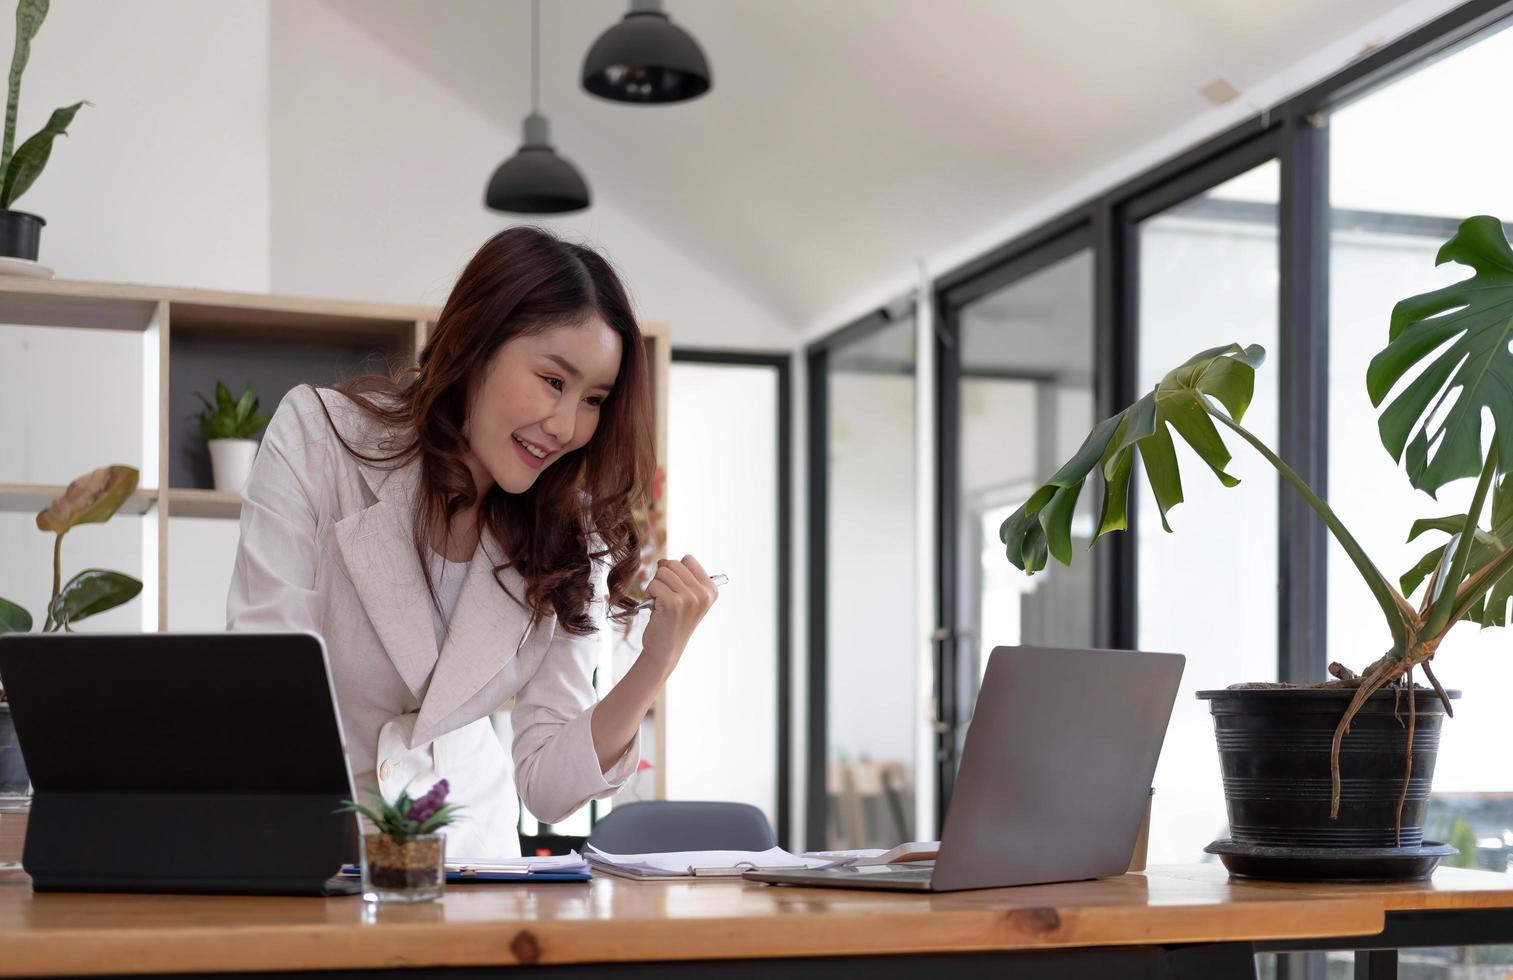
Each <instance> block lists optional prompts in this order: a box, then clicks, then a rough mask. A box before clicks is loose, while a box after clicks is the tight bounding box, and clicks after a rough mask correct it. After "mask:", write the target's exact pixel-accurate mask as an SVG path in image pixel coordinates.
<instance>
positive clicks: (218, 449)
mask: <svg viewBox="0 0 1513 980" xmlns="http://www.w3.org/2000/svg"><path fill="white" fill-rule="evenodd" d="M207 445H209V446H210V470H211V472H212V473H214V474H215V488H216V489H217V490H235V491H236V492H238V493H240V492H241V490H242V487H244V486H246V484H247V476H248V474H250V473H251V472H252V459H253V457H255V456H256V455H257V440H256V439H211V440H209V441H208V442H207Z"/></svg>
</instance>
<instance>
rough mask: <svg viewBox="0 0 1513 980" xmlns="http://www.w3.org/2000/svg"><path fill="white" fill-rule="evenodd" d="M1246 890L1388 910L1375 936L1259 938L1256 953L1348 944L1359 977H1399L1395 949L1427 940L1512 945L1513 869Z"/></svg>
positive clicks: (1196, 869)
mask: <svg viewBox="0 0 1513 980" xmlns="http://www.w3.org/2000/svg"><path fill="white" fill-rule="evenodd" d="M1152 872H1153V873H1155V874H1160V875H1166V876H1171V877H1174V878H1181V879H1183V880H1186V881H1191V882H1194V883H1198V882H1209V883H1216V882H1221V881H1227V880H1229V878H1228V875H1226V874H1225V872H1224V869H1223V868H1222V867H1220V866H1218V865H1213V864H1197V865H1185V866H1181V867H1176V866H1167V867H1160V868H1153V869H1152ZM1244 887H1245V888H1246V890H1247V891H1249V892H1256V893H1262V892H1264V893H1268V894H1271V895H1274V896H1277V897H1281V896H1284V895H1296V896H1298V897H1300V898H1317V897H1321V896H1327V897H1332V898H1361V899H1365V900H1367V901H1370V902H1373V903H1375V904H1376V905H1377V906H1378V907H1380V908H1381V909H1382V911H1383V913H1385V915H1386V922H1385V923H1384V925H1383V928H1382V931H1381V932H1380V933H1378V934H1377V935H1375V936H1371V937H1367V938H1361V937H1336V938H1335V939H1333V940H1324V941H1320V940H1318V939H1317V938H1310V939H1302V938H1299V939H1292V940H1263V941H1260V942H1257V943H1256V944H1255V948H1256V950H1257V951H1259V952H1289V951H1297V950H1319V949H1350V950H1355V951H1356V974H1355V975H1356V977H1357V978H1358V980H1377V978H1396V977H1397V951H1398V950H1399V949H1408V948H1411V947H1426V946H1496V945H1507V944H1509V943H1513V901H1510V899H1513V874H1492V873H1490V872H1486V871H1466V870H1463V869H1460V868H1441V869H1440V870H1439V871H1437V872H1435V874H1434V877H1433V879H1431V880H1430V881H1421V882H1403V883H1399V884H1382V885H1367V884H1337V885H1324V884H1309V883H1297V884H1289V883H1287V882H1274V881H1256V882H1249V883H1247V884H1246V885H1245V886H1244Z"/></svg>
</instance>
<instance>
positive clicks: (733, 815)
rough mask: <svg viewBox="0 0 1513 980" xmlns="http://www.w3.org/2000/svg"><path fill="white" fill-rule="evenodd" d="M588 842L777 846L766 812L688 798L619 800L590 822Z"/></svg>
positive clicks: (661, 848)
mask: <svg viewBox="0 0 1513 980" xmlns="http://www.w3.org/2000/svg"><path fill="white" fill-rule="evenodd" d="M588 842H589V844H591V845H593V846H594V847H597V848H598V849H599V850H601V851H604V852H606V853H608V854H656V853H662V852H666V851H765V850H768V849H769V848H773V847H776V846H777V840H776V839H775V838H774V837H773V835H772V825H771V824H769V823H768V822H767V816H766V814H764V813H763V812H762V811H761V810H758V809H757V808H756V807H754V806H752V805H751V804H750V803H702V802H693V801H688V800H644V801H641V802H638V803H622V804H621V805H620V806H617V807H615V808H614V809H613V810H611V811H610V812H609V814H608V815H607V816H606V817H604V819H602V820H600V821H599V822H598V823H596V824H594V829H593V831H592V832H590V833H589V835H588Z"/></svg>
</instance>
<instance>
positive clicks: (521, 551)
mask: <svg viewBox="0 0 1513 980" xmlns="http://www.w3.org/2000/svg"><path fill="white" fill-rule="evenodd" d="M594 315H597V316H599V317H600V318H601V319H602V320H603V321H604V322H605V323H606V324H607V325H608V326H609V328H610V329H611V330H613V331H615V333H616V334H618V335H619V337H620V346H621V355H620V373H619V375H618V376H617V377H616V378H615V384H614V388H613V390H612V391H611V392H610V394H609V396H608V397H607V398H606V399H605V401H604V404H603V407H602V408H601V409H600V413H599V425H598V427H597V428H596V429H595V430H594V435H593V437H592V438H591V439H590V440H589V442H588V443H587V444H586V445H584V446H583V447H582V448H580V449H577V450H575V451H573V452H571V453H568V454H567V455H565V456H563V457H561V458H560V459H558V460H557V461H556V462H554V463H553V464H552V465H551V466H548V467H547V468H546V469H545V470H543V471H542V473H541V475H540V476H539V477H537V478H536V482H535V483H534V484H532V486H531V488H530V489H529V490H527V491H525V492H524V493H520V494H511V493H506V492H505V491H504V490H503V489H502V488H501V487H499V486H498V485H497V484H495V485H490V486H489V488H488V489H487V491H485V492H484V494H483V498H482V500H480V499H479V495H478V491H477V488H476V486H475V485H474V482H473V477H472V474H471V471H470V470H469V469H468V466H467V463H466V461H465V457H466V454H467V451H468V445H467V441H466V440H465V439H464V438H463V424H464V422H465V421H466V417H467V409H468V406H469V405H470V404H471V402H472V394H473V392H474V391H475V390H476V389H477V388H478V387H479V386H480V385H481V384H482V382H483V377H484V374H485V372H486V371H487V369H488V365H489V363H490V362H491V360H492V358H493V356H494V354H495V353H496V352H497V351H498V350H499V349H500V348H501V347H502V346H503V345H504V344H506V343H508V342H509V341H510V340H511V339H513V338H515V337H521V336H526V335H530V334H537V333H541V332H543V331H546V330H548V329H551V328H553V327H558V326H576V325H580V324H582V323H584V322H585V321H586V320H588V319H589V318H590V317H591V316H594ZM335 390H336V391H338V392H340V393H341V394H343V395H345V396H346V397H347V398H349V399H351V400H352V401H353V402H355V403H356V404H357V405H359V406H360V407H361V408H362V409H363V410H364V411H366V412H367V413H368V414H369V415H371V416H372V417H373V418H375V419H377V420H378V421H380V422H382V423H383V424H384V425H385V426H387V427H389V428H390V429H391V430H395V431H396V432H398V433H400V436H399V437H398V438H397V439H395V438H393V437H391V439H392V441H390V442H386V444H388V445H395V444H398V445H399V448H397V449H395V450H394V451H393V452H391V453H388V454H387V455H368V454H365V453H364V452H361V451H359V450H358V449H356V448H355V447H353V446H352V445H351V444H350V443H349V442H348V441H347V440H346V439H345V438H344V437H342V435H341V433H340V432H339V431H338V432H337V438H338V439H340V440H341V443H342V445H343V446H344V447H346V450H347V452H348V453H350V454H352V455H353V456H354V457H356V458H358V459H361V460H364V461H365V462H369V463H374V464H382V465H385V467H386V468H390V469H397V468H400V467H403V466H405V465H407V464H409V463H410V462H412V461H414V460H415V459H416V458H417V457H419V460H420V468H421V475H420V492H419V493H417V495H416V506H415V553H416V558H417V559H418V560H419V561H420V565H421V569H422V571H423V572H424V574H425V577H426V585H427V587H428V588H429V590H430V593H431V601H432V603H433V604H435V606H436V608H437V609H438V611H439V610H440V608H441V606H440V600H439V599H438V597H437V594H436V583H435V582H434V581H432V579H431V573H430V563H429V562H428V561H427V560H426V553H427V549H428V548H429V546H430V541H429V529H430V528H432V527H450V526H451V525H450V522H451V520H452V518H454V517H456V516H457V515H458V514H459V513H462V512H463V511H464V510H466V509H467V508H470V507H473V506H475V505H476V506H478V521H477V523H478V527H479V528H480V530H482V529H484V528H486V529H488V530H489V531H491V532H493V535H494V537H495V539H496V540H497V541H498V542H499V543H500V545H501V546H502V547H503V549H504V552H505V555H504V557H505V560H504V562H503V563H501V564H498V565H495V566H494V580H495V581H496V582H498V583H499V587H500V588H501V589H502V590H503V591H504V592H505V594H506V595H510V596H511V598H514V599H516V601H518V602H521V603H522V604H523V605H524V606H525V607H526V608H527V609H528V610H529V611H530V612H531V615H532V618H533V620H537V621H539V620H540V619H541V618H542V617H544V616H547V615H549V614H555V615H556V617H557V622H558V623H559V624H560V626H561V627H562V628H563V629H565V630H567V631H568V632H569V633H573V634H576V635H580V636H581V635H585V634H589V633H593V632H595V626H594V622H593V618H592V616H591V615H590V612H589V605H590V602H591V600H592V599H593V581H592V574H591V573H592V562H593V561H595V560H599V559H603V560H604V561H605V563H606V564H607V565H608V566H609V574H608V594H607V595H606V596H605V598H606V599H607V601H608V604H609V607H610V608H612V609H613V610H614V612H613V613H612V614H611V618H613V619H616V620H617V621H619V620H623V619H624V618H625V617H626V616H628V615H629V612H628V610H629V609H630V607H631V606H632V605H634V603H635V599H634V597H633V596H632V594H631V592H630V586H631V585H632V584H633V580H634V576H635V574H636V572H637V569H638V567H639V553H640V548H641V535H640V532H639V531H638V530H637V526H636V524H635V522H634V521H633V519H632V510H633V508H635V507H637V506H644V505H645V502H646V501H647V499H648V495H649V491H650V487H651V477H652V472H653V469H654V467H655V465H656V463H655V453H654V450H653V446H652V435H651V382H650V378H649V370H648V367H647V363H646V350H645V348H644V346H643V345H642V341H641V331H640V328H639V327H637V325H636V318H635V315H634V314H633V313H632V311H631V305H630V300H629V298H628V297H627V296H626V292H625V287H624V285H622V284H621V282H620V278H619V276H617V275H616V274H615V271H614V269H613V268H611V266H610V264H609V262H608V261H607V260H606V259H605V258H604V256H602V255H600V254H599V253H598V252H596V251H594V250H593V249H591V248H588V247H587V246H584V245H578V244H574V243H572V242H567V241H564V240H562V239H560V238H558V237H556V236H555V235H553V234H551V233H550V232H547V231H544V230H542V229H540V228H532V227H523V226H522V227H514V228H509V229H506V230H505V231H502V232H500V233H499V234H497V235H495V236H494V237H493V238H491V239H489V240H488V241H487V242H485V243H484V245H483V247H482V248H480V249H479V250H478V252H477V254H475V255H474V256H473V258H472V259H471V260H470V261H469V262H468V264H467V267H466V268H465V269H463V270H462V275H461V276H460V277H459V278H458V280H457V284H456V285H455V286H453V287H452V293H451V295H450V296H448V297H447V301H446V305H445V306H444V307H443V308H442V311H441V317H440V319H438V320H437V321H436V326H435V328H434V329H433V330H432V331H431V334H430V336H429V338H428V339H427V341H426V344H425V348H424V349H423V350H422V351H421V352H420V357H419V359H418V364H416V365H414V366H411V367H406V368H401V369H397V370H391V371H390V372H389V373H388V374H368V375H363V376H362V377H358V378H354V379H352V380H350V381H347V382H344V383H342V384H340V385H337V386H335ZM322 406H323V407H324V402H322ZM326 416H327V419H328V420H329V419H330V411H329V410H327V412H326ZM332 429H333V431H335V430H336V426H335V423H334V422H333V423H332ZM511 567H513V568H514V569H515V570H516V571H518V572H519V573H520V575H521V576H522V577H523V578H524V579H525V584H526V592H525V596H524V598H523V599H521V598H520V597H517V596H514V595H513V594H512V593H511V592H510V590H509V588H508V587H507V586H506V585H505V583H504V581H503V580H502V579H501V578H500V577H499V576H500V573H501V572H503V571H504V570H505V569H507V568H511Z"/></svg>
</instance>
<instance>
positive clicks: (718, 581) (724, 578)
mask: <svg viewBox="0 0 1513 980" xmlns="http://www.w3.org/2000/svg"><path fill="white" fill-rule="evenodd" d="M709 581H711V582H713V583H714V584H715V587H716V588H718V587H719V586H721V585H724V584H725V583H726V582H729V581H730V576H729V575H726V574H724V573H723V572H717V573H715V574H714V575H711V576H709ZM656 601H657V600H655V599H642V600H641V601H640V602H638V603H636V604H635V605H634V606H631V607H630V608H631V612H640V611H641V610H642V609H648V608H650V607H651V605H652V604H653V603H655V602H656Z"/></svg>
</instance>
